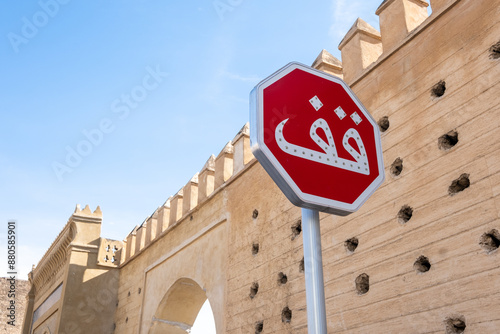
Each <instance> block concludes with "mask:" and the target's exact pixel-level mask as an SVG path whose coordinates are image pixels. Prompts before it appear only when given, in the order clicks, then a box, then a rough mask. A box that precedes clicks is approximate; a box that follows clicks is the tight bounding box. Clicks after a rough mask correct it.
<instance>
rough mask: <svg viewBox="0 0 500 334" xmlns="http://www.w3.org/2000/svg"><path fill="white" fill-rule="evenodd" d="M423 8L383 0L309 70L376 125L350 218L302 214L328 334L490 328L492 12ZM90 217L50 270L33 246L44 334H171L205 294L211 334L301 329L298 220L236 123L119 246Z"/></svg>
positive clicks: (499, 138) (460, 3) (494, 256)
mask: <svg viewBox="0 0 500 334" xmlns="http://www.w3.org/2000/svg"><path fill="white" fill-rule="evenodd" d="M430 5H431V7H432V14H431V15H430V16H429V17H427V14H426V13H427V12H426V10H425V8H426V6H427V3H426V2H425V1H422V0H386V1H383V3H382V4H381V6H380V7H379V9H378V10H377V15H379V17H380V23H381V33H379V32H378V31H376V30H375V29H374V28H373V27H370V26H369V25H368V24H367V23H366V22H364V21H363V20H361V19H358V20H356V22H354V25H353V27H352V28H351V29H350V30H349V32H348V33H347V35H346V37H345V38H344V39H343V41H342V42H341V43H340V46H339V48H340V49H341V51H342V57H343V58H344V59H345V61H343V62H340V61H338V60H337V59H335V58H334V57H333V56H331V55H330V54H328V52H327V51H325V50H323V51H322V52H321V53H320V55H319V56H318V58H317V59H316V60H315V62H314V67H316V68H318V69H322V70H325V71H327V72H329V73H331V74H333V75H337V76H340V77H343V78H344V79H345V80H346V81H347V83H348V84H349V85H350V86H351V87H352V89H353V90H354V92H355V93H356V94H357V95H358V97H359V98H360V100H361V101H362V102H363V104H364V105H365V106H366V107H367V109H368V110H369V111H370V112H371V114H372V115H373V116H374V118H375V119H376V120H377V121H379V120H380V124H381V127H383V133H382V147H383V150H384V162H385V166H386V181H385V183H384V184H383V185H382V186H381V187H380V189H378V190H377V191H376V192H375V194H374V195H373V196H372V197H371V198H370V199H369V200H368V201H367V202H366V204H365V205H364V206H363V207H362V208H361V209H360V210H359V211H358V212H356V213H354V214H351V215H349V216H347V217H336V216H332V215H327V214H321V215H320V219H321V229H322V246H323V261H324V280H325V293H326V308H327V324H328V332H331V333H384V334H385V333H461V332H463V330H464V328H465V333H496V332H498V327H499V326H500V319H499V316H498V315H499V314H500V304H499V303H498V299H499V297H500V292H499V291H500V278H499V277H500V268H499V266H498V263H499V259H500V258H499V256H500V255H499V254H500V252H499V251H498V249H497V248H498V245H499V244H500V233H499V232H498V231H500V219H499V216H500V197H499V194H500V158H499V157H500V134H499V132H498V127H499V126H498V124H499V123H498V119H499V118H500V108H499V107H498V106H499V105H500V94H499V91H500V89H499V88H500V84H499V82H500V46H499V45H500V15H499V14H500V0H474V1H473V0H431V3H430ZM396 16H399V17H396ZM401 16H403V17H401ZM384 41H385V42H384ZM493 45H497V46H496V48H492V46H493ZM495 50H496V51H495ZM96 212H97V213H96ZM96 212H94V213H93V214H92V213H91V212H90V209H88V208H85V209H84V210H83V211H82V210H80V211H78V212H77V213H76V216H78V217H80V218H78V217H76V216H75V215H73V216H72V220H71V221H72V222H74V224H75V225H74V226H75V227H76V230H75V231H76V232H75V235H72V234H71V233H69V232H68V233H66V234H64V233H61V235H60V237H59V239H57V240H56V242H55V244H56V245H59V243H60V244H61V245H63V246H64V247H62V246H61V247H62V248H64V249H65V247H67V248H68V250H69V252H68V254H67V255H68V256H67V258H66V257H64V256H62V255H60V254H59V253H57V252H56V250H57V249H58V248H57V247H56V246H51V249H49V251H48V253H47V255H46V256H44V258H43V259H42V261H41V264H39V266H37V268H36V269H35V270H34V272H33V275H32V279H33V280H34V282H35V285H36V286H40V290H39V291H38V294H35V295H34V296H33V300H34V301H32V304H33V303H34V307H35V308H36V307H37V305H40V303H42V302H43V300H44V298H46V297H47V295H48V294H49V293H50V291H52V290H53V288H55V287H56V286H57V285H58V284H59V282H61V281H64V283H65V284H66V285H67V286H68V287H67V288H66V289H65V292H64V294H63V296H62V302H61V305H59V304H58V305H56V306H54V308H55V309H60V310H61V312H60V315H59V313H58V315H57V317H60V319H61V320H60V323H59V326H63V325H64V326H67V325H68V324H70V323H71V322H72V321H75V319H76V320H77V322H78V324H82V325H83V326H85V327H78V328H85V329H86V330H87V331H88V332H93V333H111V332H113V328H114V332H115V333H120V334H128V333H130V334H137V333H140V334H148V333H149V334H156V333H174V334H176V333H185V332H186V329H187V328H189V326H190V325H192V323H193V321H194V317H195V316H196V314H197V312H198V309H199V308H200V307H201V303H202V302H203V300H204V299H205V298H208V300H209V301H210V304H211V307H212V309H213V311H214V318H215V322H216V327H217V333H234V334H237V333H238V334H239V333H245V334H246V333H261V332H262V333H307V323H306V299H305V282H304V273H303V269H304V263H303V251H302V234H301V225H300V223H301V222H300V218H301V212H300V209H299V208H297V207H294V206H293V205H291V204H290V203H289V202H288V200H287V199H286V198H285V197H284V195H283V194H282V193H281V191H280V190H279V189H278V188H277V187H276V185H275V184H274V182H272V180H271V179H270V178H269V176H268V175H267V174H266V172H265V171H264V170H263V169H262V167H261V166H260V165H259V164H258V162H257V161H256V160H255V159H252V155H251V153H250V150H249V140H248V126H245V127H243V129H242V130H241V131H240V132H239V133H238V134H237V135H236V137H235V138H234V139H233V140H232V141H230V142H229V143H228V144H227V145H226V146H225V147H224V148H223V149H222V151H221V152H220V153H219V154H218V155H217V157H215V156H211V157H210V158H209V159H208V161H207V163H206V165H205V166H204V167H203V168H202V169H201V170H200V172H199V173H197V174H196V175H195V176H194V177H193V178H192V179H191V180H189V181H188V182H187V183H186V186H184V187H183V188H182V189H181V190H180V191H179V192H178V193H177V194H175V195H173V196H172V197H170V198H169V199H168V200H167V201H166V202H165V203H164V204H163V205H162V206H160V207H159V208H158V209H157V210H156V211H155V212H154V213H153V214H152V215H151V216H150V217H148V218H146V219H145V220H144V222H143V223H142V224H141V225H140V226H136V227H135V228H134V229H133V230H132V232H131V233H130V234H129V235H128V236H126V237H125V239H124V241H123V242H119V241H114V240H107V239H104V238H100V210H96ZM68 226H69V225H68ZM63 232H64V231H63ZM68 236H72V237H73V238H74V240H73V239H72V238H70V237H68ZM65 238H66V239H65ZM108 245H109V247H107V246H108ZM58 247H59V246H58ZM61 247H59V248H61ZM53 248H54V250H53ZM62 248H61V249H62ZM115 248H116V249H115ZM110 249H111V251H112V253H111V252H110ZM115 251H116V252H115ZM58 254H59V255H58ZM52 257H55V258H56V259H60V258H61V257H64V261H63V262H61V261H59V262H57V261H55V260H53V259H52ZM110 259H113V261H112V262H110V261H108V260H110ZM51 268H55V269H54V271H55V273H56V275H54V277H53V276H51V275H49V273H50V272H51V271H50V270H49V269H51ZM56 269H57V270H56ZM37 284H38V285H37ZM103 291H105V293H104V294H103V293H102V292H103ZM113 296H114V299H113ZM108 297H109V298H108ZM104 301H106V302H107V304H106V305H103V302H104ZM115 301H116V303H115ZM82 303H83V304H82ZM28 313H29V312H28ZM75 315H77V316H75ZM91 318H92V320H90V319H91ZM47 319H48V320H50V319H49V318H47ZM48 320H47V321H48ZM61 328H62V327H60V329H59V333H62V329H61ZM66 331H68V330H66Z"/></svg>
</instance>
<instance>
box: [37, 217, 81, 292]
mask: <svg viewBox="0 0 500 334" xmlns="http://www.w3.org/2000/svg"><path fill="white" fill-rule="evenodd" d="M75 236H76V225H75V223H74V222H73V221H72V220H71V219H70V220H69V221H68V223H67V224H66V226H64V228H63V230H62V231H61V233H59V235H58V236H57V238H56V239H55V240H54V242H53V243H52V245H51V246H50V247H49V249H48V250H47V252H46V253H45V255H44V256H43V257H42V259H41V260H40V262H38V265H37V266H36V268H34V269H33V270H32V272H31V277H32V280H31V282H32V284H33V286H34V287H35V291H36V295H38V296H41V295H42V294H43V292H44V291H45V290H46V289H47V288H48V287H50V284H48V283H49V282H50V281H52V280H53V279H55V278H58V277H60V275H61V273H60V271H61V269H62V268H63V266H64V265H65V264H66V262H67V257H68V252H67V250H68V246H69V244H70V243H71V241H73V239H74V238H75Z"/></svg>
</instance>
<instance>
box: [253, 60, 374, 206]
mask: <svg viewBox="0 0 500 334" xmlns="http://www.w3.org/2000/svg"><path fill="white" fill-rule="evenodd" d="M250 114H251V115H250V143H251V148H252V152H253V154H254V155H255V157H256V158H257V160H259V162H260V163H261V165H262V166H263V167H264V169H265V170H266V171H267V172H268V173H269V175H270V176H271V177H272V178H273V180H274V181H275V182H276V184H277V185H278V186H279V187H280V189H281V190H282V191H283V193H284V194H285V195H286V197H287V198H288V199H289V200H290V201H291V202H292V203H293V204H295V205H297V206H300V207H303V208H309V209H315V210H319V211H324V212H329V213H333V214H336V215H342V216H345V215H348V214H350V213H352V212H355V211H356V210H357V209H359V207H360V206H361V205H362V204H363V203H364V202H365V201H366V200H367V199H368V197H370V196H371V194H373V192H374V191H375V190H376V189H377V188H378V187H379V186H380V184H382V182H383V181H384V163H383V158H382V145H381V141H380V132H379V129H378V126H377V123H376V122H375V120H374V119H373V118H372V117H371V115H370V114H369V113H368V112H367V111H366V109H365V107H364V106H363V105H362V104H361V102H360V101H359V100H358V98H357V97H356V96H355V95H354V93H353V92H352V91H351V89H350V88H349V86H347V84H346V83H345V82H344V81H342V80H341V79H339V78H337V77H334V76H331V75H328V74H326V73H324V72H320V71H318V70H315V69H313V68H311V67H309V66H305V65H302V64H299V63H290V64H288V65H286V66H285V67H283V68H282V69H280V70H279V71H277V72H276V73H274V74H273V75H271V76H269V77H268V78H266V79H264V80H263V81H261V82H260V83H259V84H258V85H257V86H256V87H255V88H254V89H253V90H252V92H251V93H250Z"/></svg>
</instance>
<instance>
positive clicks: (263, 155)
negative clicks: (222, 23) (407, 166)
mask: <svg viewBox="0 0 500 334" xmlns="http://www.w3.org/2000/svg"><path fill="white" fill-rule="evenodd" d="M296 69H300V70H303V71H305V72H308V73H311V74H313V75H316V76H319V77H322V78H324V79H326V80H329V81H332V82H335V83H337V84H340V85H341V86H342V87H343V88H344V89H345V91H346V92H347V93H348V94H349V96H350V97H351V99H352V100H353V101H354V103H356V105H357V106H358V108H359V109H360V111H361V112H362V113H363V114H364V115H365V117H366V118H367V119H368V121H369V122H370V123H371V124H372V126H373V128H374V131H373V133H374V136H375V138H374V139H375V147H376V154H377V160H378V166H377V167H378V172H379V175H378V177H377V178H376V179H375V180H374V181H373V182H372V183H371V184H370V185H369V186H368V187H367V188H366V189H365V191H364V192H363V193H361V195H360V196H359V197H358V198H357V199H356V200H355V201H354V202H353V203H352V204H349V203H344V202H340V201H335V200H331V199H326V198H323V197H319V196H314V195H311V194H306V193H304V192H302V191H301V190H300V188H299V187H298V186H297V184H296V183H295V182H294V181H293V180H292V178H291V177H290V175H289V174H288V173H287V172H286V170H285V169H284V168H283V166H282V165H281V164H280V163H279V161H278V160H277V159H276V158H275V157H274V155H273V154H272V153H271V151H270V150H269V148H268V147H267V146H266V145H265V143H264V122H263V112H264V110H263V105H264V104H263V103H264V94H263V91H264V89H265V88H267V87H269V86H270V85H272V84H273V83H275V82H276V81H278V80H280V79H281V78H283V77H284V76H286V75H287V74H289V73H290V72H292V71H294V70H296ZM250 146H251V149H252V153H253V154H254V156H255V157H256V158H257V160H258V161H259V162H260V163H261V165H262V166H263V167H264V169H265V170H266V171H267V172H268V173H269V175H270V176H271V178H272V179H273V180H274V182H276V184H277V185H278V187H279V188H280V189H281V191H283V193H284V194H285V196H286V197H287V198H288V199H289V200H290V201H291V202H292V203H293V204H295V205H296V206H299V207H303V208H308V209H314V210H318V211H322V212H328V213H332V214H335V215H339V216H346V215H348V214H350V213H353V212H355V211H357V210H358V209H359V208H360V207H361V205H363V204H364V203H365V202H366V201H367V200H368V198H369V197H370V196H371V195H372V194H373V193H374V192H375V190H376V189H377V188H378V187H379V186H380V185H381V184H382V183H383V182H384V180H385V170H384V160H383V154H382V143H381V140H380V131H379V129H378V125H377V123H376V122H375V120H374V119H373V117H372V116H371V115H370V113H369V112H368V111H367V110H366V108H365V107H364V106H363V104H362V103H361V101H359V99H358V98H357V97H356V95H354V93H353V92H352V90H351V89H350V87H349V86H348V85H347V84H346V83H345V82H344V81H343V80H341V79H340V78H337V77H335V76H332V75H329V74H327V73H325V72H321V71H319V70H316V69H314V68H312V67H309V66H306V65H304V64H301V63H298V62H291V63H289V64H287V65H286V66H284V67H283V68H281V69H279V70H278V71H276V72H275V73H274V74H272V75H270V76H269V77H267V78H266V79H264V80H262V81H261V82H260V83H259V84H257V86H255V88H254V89H253V90H252V92H251V93H250Z"/></svg>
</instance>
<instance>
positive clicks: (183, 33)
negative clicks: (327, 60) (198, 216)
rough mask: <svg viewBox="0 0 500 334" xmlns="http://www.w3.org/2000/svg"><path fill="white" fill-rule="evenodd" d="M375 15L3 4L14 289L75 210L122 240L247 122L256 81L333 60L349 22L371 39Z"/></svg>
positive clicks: (302, 8)
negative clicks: (84, 210)
mask: <svg viewBox="0 0 500 334" xmlns="http://www.w3.org/2000/svg"><path fill="white" fill-rule="evenodd" d="M380 3H381V0H352V1H348V0H319V1H314V2H304V1H293V0H292V1H291V0H288V1H282V0H276V1H265V2H264V1H255V0H253V1H250V0H222V1H212V0H195V1H159V0H150V1H147V0H135V1H131V0H123V1H119V2H118V1H76V0H64V1H63V0H41V1H17V2H8V4H7V3H4V4H3V7H4V8H2V10H1V11H0V36H1V38H0V55H1V58H0V59H1V74H2V75H1V76H0V91H1V99H0V115H1V116H0V134H1V135H0V136H1V140H0V187H1V188H0V189H1V191H0V221H2V222H4V223H2V226H6V223H7V221H8V220H9V219H15V220H17V222H18V240H19V247H20V253H19V270H20V275H19V277H20V278H26V275H27V273H28V271H29V270H30V268H31V265H32V264H35V263H37V262H38V260H39V259H40V258H41V256H42V255H43V253H44V252H45V251H46V250H47V248H48V247H49V246H50V244H51V243H52V241H53V240H54V239H55V237H56V236H57V234H58V233H59V231H60V230H61V229H62V227H63V226H64V225H65V223H66V222H67V220H68V218H69V216H70V215H71V214H72V212H73V210H74V208H75V205H76V204H77V203H80V204H82V207H83V206H85V205H86V204H89V205H90V207H91V208H92V210H93V209H95V207H96V206H97V205H100V206H101V209H102V211H103V215H104V220H103V227H102V236H103V237H107V238H112V239H119V240H121V239H124V238H125V236H126V235H127V233H128V232H129V231H130V230H132V228H133V227H134V226H135V225H137V224H140V223H142V221H143V220H144V218H146V217H147V216H149V215H150V214H151V213H152V212H153V211H154V210H155V209H156V208H157V207H158V206H159V205H161V204H162V203H163V202H164V201H165V200H166V199H167V198H168V197H169V196H171V195H174V194H175V193H176V192H177V191H178V190H179V189H180V188H181V187H183V186H184V185H185V184H186V183H187V181H188V180H189V179H190V178H191V177H192V176H193V175H194V174H195V173H196V172H198V171H199V170H200V169H201V168H202V166H203V164H204V163H205V161H206V160H207V159H208V158H209V156H210V155H211V154H217V153H219V151H220V150H221V149H222V148H223V147H224V145H225V144H226V143H227V142H228V141H229V140H231V139H232V138H233V137H234V135H235V134H236V133H237V132H238V130H239V129H240V128H241V127H242V126H243V125H244V124H245V123H246V122H247V121H248V94H249V92H250V91H251V89H252V88H253V87H254V86H255V85H256V84H257V83H258V82H259V81H260V80H261V79H264V78H265V77H266V76H268V75H270V74H272V73H273V72H274V71H275V70H277V69H279V68H280V67H282V66H284V65H285V64H287V63H288V62H290V61H299V62H302V63H304V64H307V65H310V64H311V63H312V62H313V61H314V59H315V58H316V56H317V55H318V54H319V53H320V51H321V50H322V49H326V50H328V51H329V52H331V53H332V54H333V55H334V56H336V57H338V58H339V59H340V53H339V51H338V49H337V46H338V44H339V42H340V40H341V39H342V37H343V36H344V34H345V33H346V32H347V30H348V29H349V27H350V26H351V25H352V24H353V23H354V21H355V19H356V18H357V17H361V18H363V19H364V20H365V21H367V22H368V23H370V24H371V25H373V26H374V27H375V28H377V29H378V18H377V16H376V15H375V14H374V13H375V10H376V8H377V7H378V5H379V4H380ZM54 4H56V5H54ZM217 6H218V7H217ZM44 8H45V9H44ZM88 137H90V138H91V139H89V138H88ZM85 142H86V143H87V144H86V143H85ZM89 142H90V143H91V145H90V146H89V145H88V143H89ZM71 152H76V153H78V152H80V153H81V154H79V156H80V159H78V158H75V156H74V153H71ZM68 156H71V157H69V158H68ZM68 161H69V162H68ZM5 231H6V228H3V229H2V231H0V240H1V243H2V244H3V245H5V244H4V243H5ZM3 247H4V246H2V248H3ZM0 264H1V266H2V274H1V276H4V273H5V272H6V270H5V269H4V268H6V267H5V258H4V256H2V259H1V262H0Z"/></svg>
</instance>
